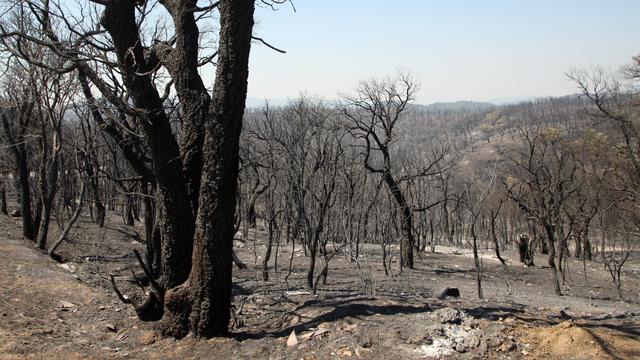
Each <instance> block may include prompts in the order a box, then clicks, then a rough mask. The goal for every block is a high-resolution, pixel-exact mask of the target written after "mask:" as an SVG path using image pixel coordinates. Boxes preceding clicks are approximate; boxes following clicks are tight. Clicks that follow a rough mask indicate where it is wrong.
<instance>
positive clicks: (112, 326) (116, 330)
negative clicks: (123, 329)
mask: <svg viewBox="0 0 640 360" xmlns="http://www.w3.org/2000/svg"><path fill="white" fill-rule="evenodd" d="M105 326H106V327H107V330H109V331H111V332H118V329H117V328H116V326H115V325H114V324H111V323H108V324H105Z"/></svg>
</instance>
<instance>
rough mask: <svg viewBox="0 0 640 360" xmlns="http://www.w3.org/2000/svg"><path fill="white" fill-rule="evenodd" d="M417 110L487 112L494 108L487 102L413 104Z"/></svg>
mask: <svg viewBox="0 0 640 360" xmlns="http://www.w3.org/2000/svg"><path fill="white" fill-rule="evenodd" d="M412 106H413V107H414V108H415V109H417V110H425V111H462V110H467V111H476V110H487V109H491V108H493V107H495V105H494V104H491V103H488V102H477V101H464V100H463V101H454V102H435V103H432V104H429V105H421V104H414V105H412Z"/></svg>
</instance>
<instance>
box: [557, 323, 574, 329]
mask: <svg viewBox="0 0 640 360" xmlns="http://www.w3.org/2000/svg"><path fill="white" fill-rule="evenodd" d="M560 327H561V328H563V329H568V328H570V327H573V321H563V322H562V323H561V324H560Z"/></svg>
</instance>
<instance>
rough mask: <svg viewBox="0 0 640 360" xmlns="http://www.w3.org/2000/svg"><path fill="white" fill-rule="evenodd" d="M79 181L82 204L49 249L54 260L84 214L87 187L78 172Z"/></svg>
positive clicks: (77, 207)
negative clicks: (83, 202)
mask: <svg viewBox="0 0 640 360" xmlns="http://www.w3.org/2000/svg"><path fill="white" fill-rule="evenodd" d="M78 180H79V181H80V204H78V206H76V209H75V211H74V212H73V216H71V219H69V222H68V223H67V225H66V226H65V227H64V230H63V231H62V233H61V234H60V236H59V237H58V240H57V241H56V242H55V243H54V244H53V245H52V246H51V248H49V256H50V257H52V258H55V257H56V255H55V252H56V249H57V248H58V246H60V244H62V242H63V241H64V240H65V239H66V238H67V235H69V232H70V231H71V229H72V228H73V225H75V223H76V221H77V220H78V218H79V217H80V213H81V212H82V197H83V196H84V188H85V185H84V180H83V179H82V175H81V174H80V172H78Z"/></svg>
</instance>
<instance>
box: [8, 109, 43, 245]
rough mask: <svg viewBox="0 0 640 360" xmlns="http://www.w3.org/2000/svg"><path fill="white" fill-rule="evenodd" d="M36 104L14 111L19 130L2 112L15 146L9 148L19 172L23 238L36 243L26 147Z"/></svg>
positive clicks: (9, 135)
mask: <svg viewBox="0 0 640 360" xmlns="http://www.w3.org/2000/svg"><path fill="white" fill-rule="evenodd" d="M33 107H34V104H33V103H31V102H29V103H26V104H22V105H19V106H17V107H15V108H14V109H11V110H12V111H16V112H17V114H15V115H17V116H16V117H17V118H18V121H17V123H18V126H19V127H18V129H15V130H14V129H13V128H12V126H11V125H10V122H9V119H8V117H7V116H9V114H5V113H4V112H0V119H1V120H2V129H3V132H4V135H5V137H6V138H7V141H8V142H9V144H12V145H13V146H10V147H9V151H11V153H12V155H13V158H14V161H15V163H14V166H15V169H16V171H17V178H18V182H17V183H18V189H17V190H18V193H19V197H20V213H21V215H22V236H23V237H24V238H25V239H28V240H31V241H35V239H36V225H35V224H34V220H33V213H32V210H31V206H32V204H31V202H32V201H31V184H30V183H29V172H30V171H29V157H28V151H27V146H26V138H25V136H26V132H27V128H28V126H29V122H30V119H31V116H32V114H33Z"/></svg>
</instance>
